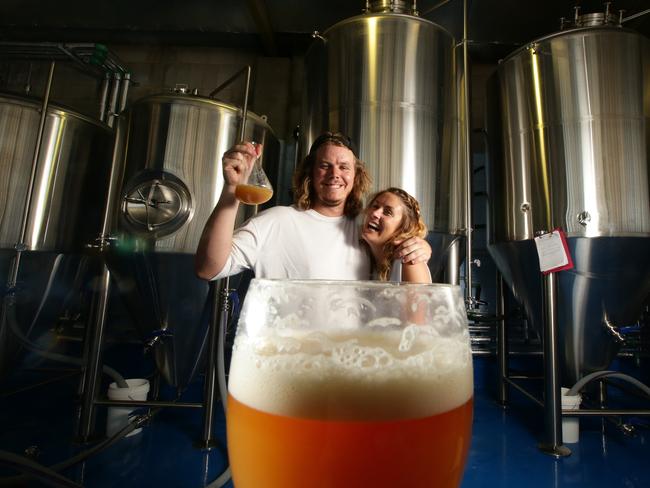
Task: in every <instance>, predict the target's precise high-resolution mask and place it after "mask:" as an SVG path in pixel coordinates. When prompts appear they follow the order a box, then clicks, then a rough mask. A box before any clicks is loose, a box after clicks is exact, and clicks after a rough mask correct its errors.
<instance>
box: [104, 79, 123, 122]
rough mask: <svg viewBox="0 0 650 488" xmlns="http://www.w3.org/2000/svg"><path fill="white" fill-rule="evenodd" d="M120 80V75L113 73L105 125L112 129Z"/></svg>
mask: <svg viewBox="0 0 650 488" xmlns="http://www.w3.org/2000/svg"><path fill="white" fill-rule="evenodd" d="M121 80H122V75H121V74H120V73H113V82H112V84H111V96H110V99H109V102H108V117H107V120H106V124H107V125H108V126H109V127H113V124H114V123H115V116H116V115H117V114H118V111H117V100H118V95H119V91H120V83H121Z"/></svg>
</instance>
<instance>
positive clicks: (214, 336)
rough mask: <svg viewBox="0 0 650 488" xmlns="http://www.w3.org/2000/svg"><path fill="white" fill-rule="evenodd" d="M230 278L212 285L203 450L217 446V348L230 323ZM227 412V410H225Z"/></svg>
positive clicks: (224, 400) (223, 399)
mask: <svg viewBox="0 0 650 488" xmlns="http://www.w3.org/2000/svg"><path fill="white" fill-rule="evenodd" d="M228 281H229V279H228V278H225V279H223V280H219V281H218V282H216V283H215V282H212V283H210V292H209V294H208V297H209V300H210V301H211V302H212V307H211V313H210V332H209V341H208V362H207V366H206V369H205V383H204V385H203V409H204V410H203V437H202V439H201V441H200V447H201V448H202V449H209V448H211V447H214V446H215V440H214V438H213V436H212V426H213V418H212V417H213V413H214V394H215V386H216V384H217V374H218V371H217V362H216V358H217V346H218V340H219V333H220V329H221V328H222V327H226V324H227V323H228V313H229V311H230V303H229V302H228V297H227V296H226V297H225V298H224V299H223V300H222V294H223V291H224V290H225V291H227V290H228ZM221 403H222V404H223V405H224V408H225V404H226V399H225V398H222V399H221ZM224 411H225V410H224Z"/></svg>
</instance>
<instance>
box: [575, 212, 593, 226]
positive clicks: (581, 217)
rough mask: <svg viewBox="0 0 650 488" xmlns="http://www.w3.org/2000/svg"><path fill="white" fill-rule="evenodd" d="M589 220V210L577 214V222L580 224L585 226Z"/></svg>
mask: <svg viewBox="0 0 650 488" xmlns="http://www.w3.org/2000/svg"><path fill="white" fill-rule="evenodd" d="M589 222H591V214H590V213H589V212H587V211H586V210H585V211H584V212H580V213H579V214H578V223H579V224H580V225H582V226H586V225H587V224H588V223H589Z"/></svg>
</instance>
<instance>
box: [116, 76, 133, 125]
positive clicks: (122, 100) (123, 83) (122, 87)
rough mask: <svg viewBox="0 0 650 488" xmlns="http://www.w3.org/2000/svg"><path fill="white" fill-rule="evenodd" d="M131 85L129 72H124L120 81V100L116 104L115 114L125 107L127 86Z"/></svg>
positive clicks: (127, 92)
mask: <svg viewBox="0 0 650 488" xmlns="http://www.w3.org/2000/svg"><path fill="white" fill-rule="evenodd" d="M130 86H131V73H124V75H123V77H122V81H121V82H120V101H119V103H118V105H117V114H118V115H119V114H121V113H122V112H123V111H124V109H125V108H126V102H127V98H128V96H129V87H130Z"/></svg>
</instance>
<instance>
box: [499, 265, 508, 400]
mask: <svg viewBox="0 0 650 488" xmlns="http://www.w3.org/2000/svg"><path fill="white" fill-rule="evenodd" d="M503 292H504V288H503V276H502V275H501V273H499V272H498V271H497V297H496V302H497V303H496V313H497V316H498V317H500V318H499V321H498V322H497V362H498V370H499V385H498V389H499V391H498V401H499V403H500V404H501V406H505V405H507V404H508V383H507V381H506V379H507V378H508V336H507V333H506V319H505V297H504V293H503Z"/></svg>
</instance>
